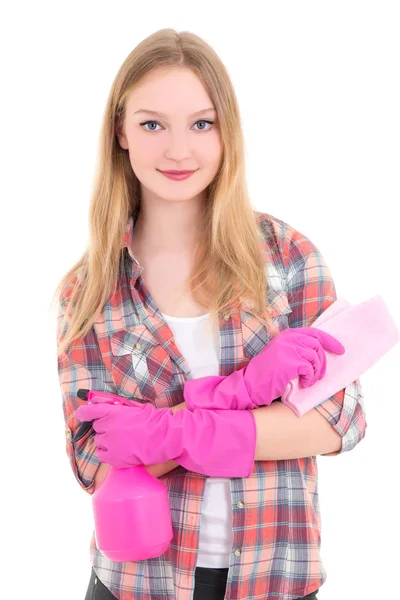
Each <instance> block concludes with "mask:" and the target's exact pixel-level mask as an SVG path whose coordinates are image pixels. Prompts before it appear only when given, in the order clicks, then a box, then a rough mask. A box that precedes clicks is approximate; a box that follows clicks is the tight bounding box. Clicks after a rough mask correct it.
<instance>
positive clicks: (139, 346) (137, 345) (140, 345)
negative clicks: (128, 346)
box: [135, 342, 142, 350]
mask: <svg viewBox="0 0 400 600" xmlns="http://www.w3.org/2000/svg"><path fill="white" fill-rule="evenodd" d="M141 347H142V344H139V342H136V344H135V350H140V348H141Z"/></svg>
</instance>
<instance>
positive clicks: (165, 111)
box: [126, 68, 216, 118]
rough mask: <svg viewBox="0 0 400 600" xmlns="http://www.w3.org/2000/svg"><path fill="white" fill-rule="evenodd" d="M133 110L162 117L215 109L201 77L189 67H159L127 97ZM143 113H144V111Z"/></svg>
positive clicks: (195, 113)
mask: <svg viewBox="0 0 400 600" xmlns="http://www.w3.org/2000/svg"><path fill="white" fill-rule="evenodd" d="M126 104H127V108H128V110H129V112H130V114H133V113H135V112H137V111H139V110H146V111H150V113H149V114H154V115H155V116H160V117H163V118H168V117H174V116H182V115H184V116H196V115H197V114H200V112H201V111H203V110H204V109H209V108H210V109H213V110H210V111H209V112H210V114H212V113H213V112H214V113H215V112H216V110H215V107H214V104H213V102H212V100H211V98H210V96H209V94H208V92H207V90H206V89H205V87H204V86H203V83H202V82H201V80H200V79H199V78H198V77H197V75H195V74H194V73H193V72H192V71H190V70H189V69H183V68H181V69H157V70H156V71H155V72H152V73H150V74H148V75H146V76H145V77H144V78H143V79H142V80H141V81H140V82H139V83H138V84H137V85H136V87H135V88H134V89H133V90H132V91H131V92H130V94H129V95H128V98H127V103H126ZM141 114H142V113H141Z"/></svg>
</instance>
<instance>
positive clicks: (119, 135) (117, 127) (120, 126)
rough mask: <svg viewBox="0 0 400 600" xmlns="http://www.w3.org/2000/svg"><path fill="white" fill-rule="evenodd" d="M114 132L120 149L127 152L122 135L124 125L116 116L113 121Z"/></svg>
mask: <svg viewBox="0 0 400 600" xmlns="http://www.w3.org/2000/svg"><path fill="white" fill-rule="evenodd" d="M114 130H115V135H116V136H117V138H118V142H119V145H120V146H121V148H123V149H124V150H128V141H127V139H126V137H125V133H124V123H123V121H122V120H121V118H120V117H119V116H117V117H116V119H115V127H114Z"/></svg>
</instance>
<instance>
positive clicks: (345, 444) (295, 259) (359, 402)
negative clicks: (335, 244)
mask: <svg viewBox="0 0 400 600" xmlns="http://www.w3.org/2000/svg"><path fill="white" fill-rule="evenodd" d="M283 253H284V260H285V266H286V275H287V297H288V302H289V304H290V308H291V309H292V312H291V313H290V314H289V315H288V321H289V327H311V326H312V324H313V323H314V321H315V320H316V319H317V318H318V317H319V316H320V315H321V314H322V313H323V312H324V311H325V310H326V309H327V308H328V307H329V306H330V305H331V304H333V303H334V302H335V301H336V300H337V295H336V290H335V284H334V282H333V278H332V274H331V272H330V269H329V267H328V265H327V264H326V262H325V260H324V258H323V256H322V254H321V252H320V251H319V249H318V248H317V247H316V246H315V244H313V243H312V242H311V240H309V239H308V238H307V237H306V236H305V235H303V234H302V233H300V232H299V231H296V230H295V229H293V228H292V227H290V226H288V228H287V233H286V239H285V244H284V248H283ZM315 410H317V411H318V412H319V413H320V414H321V415H322V416H323V417H325V419H326V420H327V421H328V422H329V423H330V424H331V425H332V427H333V428H334V429H335V430H336V431H337V432H338V433H339V434H340V435H341V437H342V446H341V448H340V450H337V451H335V452H329V453H327V454H323V455H322V456H336V455H337V454H341V453H343V452H347V451H349V450H352V449H353V448H354V447H355V446H356V445H357V444H358V443H359V442H360V441H361V440H362V439H363V438H364V436H365V430H366V427H367V422H366V414H365V406H364V395H363V390H362V387H361V383H360V380H359V379H356V380H355V381H352V382H351V383H349V384H348V385H347V386H346V387H345V388H343V389H341V390H339V391H338V392H336V393H335V394H333V396H330V397H329V398H327V399H326V400H324V401H323V402H321V403H320V404H318V405H317V406H316V407H315Z"/></svg>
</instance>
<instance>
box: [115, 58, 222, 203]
mask: <svg viewBox="0 0 400 600" xmlns="http://www.w3.org/2000/svg"><path fill="white" fill-rule="evenodd" d="M207 108H212V109H213V110H206V111H203V110H202V109H207ZM144 109H149V110H153V111H157V112H159V113H163V115H165V116H160V115H155V114H151V113H149V112H142V110H144ZM139 110H140V112H138V111H139ZM200 111H201V112H200ZM194 113H198V114H197V115H195V114H194ZM208 121H212V122H213V123H209V122H208ZM146 122H147V124H145V123H146ZM117 136H118V140H119V143H120V146H121V147H122V148H124V149H127V150H128V151H129V158H130V163H131V166H132V169H133V171H134V173H135V175H136V176H137V178H138V179H139V181H140V182H141V188H142V195H143V194H144V195H146V194H151V195H153V194H155V195H156V196H158V197H161V198H165V199H167V200H184V199H185V198H193V197H195V196H198V195H199V194H201V192H202V191H203V190H204V189H205V188H206V187H207V186H208V185H209V184H210V183H211V182H212V180H213V179H214V177H215V175H216V174H217V172H218V170H219V167H220V164H221V160H222V143H221V136H220V130H219V124H218V121H217V113H216V111H215V109H214V106H213V104H212V102H211V99H210V97H209V95H208V93H207V91H206V90H205V88H204V86H203V84H202V82H201V81H200V80H199V79H198V78H197V76H196V75H195V74H194V73H193V72H192V71H191V70H190V69H187V68H175V69H166V68H163V69H157V70H156V71H153V72H152V73H150V74H149V75H147V76H146V78H145V79H143V80H142V82H141V83H140V85H139V86H137V87H136V89H135V90H133V92H131V94H130V96H129V97H128V99H127V105H126V116H125V121H124V123H123V127H122V129H121V131H120V132H117ZM160 170H162V171H167V170H195V173H193V175H191V176H190V177H189V178H187V179H184V180H181V181H177V180H173V179H169V178H168V177H165V176H164V175H163V174H162V173H160Z"/></svg>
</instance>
